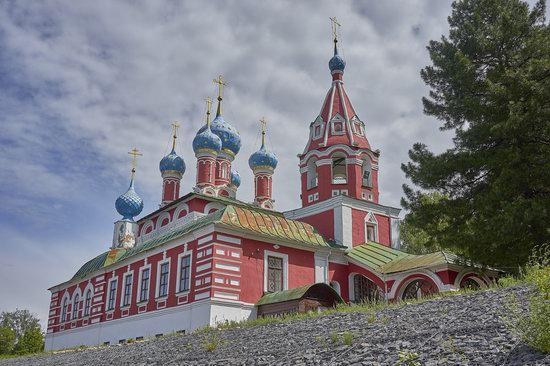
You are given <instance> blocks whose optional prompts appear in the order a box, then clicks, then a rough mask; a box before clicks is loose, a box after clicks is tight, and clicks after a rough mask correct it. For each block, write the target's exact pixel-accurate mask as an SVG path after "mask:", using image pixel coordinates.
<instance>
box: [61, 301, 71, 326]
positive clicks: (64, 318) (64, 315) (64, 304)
mask: <svg viewBox="0 0 550 366" xmlns="http://www.w3.org/2000/svg"><path fill="white" fill-rule="evenodd" d="M68 303H69V299H65V300H63V310H62V311H61V322H65V320H67V307H68V306H69V305H68Z"/></svg>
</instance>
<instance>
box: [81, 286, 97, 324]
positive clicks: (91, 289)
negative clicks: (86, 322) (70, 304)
mask: <svg viewBox="0 0 550 366" xmlns="http://www.w3.org/2000/svg"><path fill="white" fill-rule="evenodd" d="M88 292H89V293H90V295H91V296H90V304H89V306H88V307H87V306H86V294H88ZM82 300H83V301H84V306H83V307H82V317H83V318H87V317H89V316H90V315H91V314H92V302H93V301H94V286H93V285H92V284H89V285H88V286H87V287H86V289H84V297H83V298H82ZM86 313H88V314H86Z"/></svg>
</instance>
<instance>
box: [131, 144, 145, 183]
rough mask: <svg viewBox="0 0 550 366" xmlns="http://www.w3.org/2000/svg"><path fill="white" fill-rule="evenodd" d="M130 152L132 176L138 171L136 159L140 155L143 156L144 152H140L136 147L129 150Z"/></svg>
mask: <svg viewBox="0 0 550 366" xmlns="http://www.w3.org/2000/svg"><path fill="white" fill-rule="evenodd" d="M128 154H130V155H132V177H133V176H134V173H135V172H136V159H137V157H138V156H143V154H142V153H140V152H139V150H138V149H136V148H135V147H134V148H133V149H132V150H130V151H129V152H128Z"/></svg>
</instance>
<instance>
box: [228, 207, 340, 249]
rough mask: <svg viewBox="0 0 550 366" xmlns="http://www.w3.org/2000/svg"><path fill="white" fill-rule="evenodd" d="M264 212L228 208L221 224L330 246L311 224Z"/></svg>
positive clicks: (309, 243) (301, 241)
mask: <svg viewBox="0 0 550 366" xmlns="http://www.w3.org/2000/svg"><path fill="white" fill-rule="evenodd" d="M263 211H264V210H262V211H257V210H253V209H246V208H242V207H236V206H227V207H226V208H225V210H224V214H223V216H222V218H221V220H220V222H221V223H222V224H224V225H225V226H229V227H232V228H238V229H241V230H247V231H250V232H253V233H256V234H260V235H265V236H269V237H273V238H278V239H287V240H291V241H297V242H300V243H303V244H306V245H312V246H321V247H328V246H329V243H328V242H327V241H326V240H325V238H323V236H322V235H321V234H319V233H318V232H317V230H315V229H314V228H313V226H311V225H310V224H306V223H305V222H301V221H296V220H290V219H286V218H285V217H284V216H282V215H280V216H279V215H272V214H267V213H265V212H263Z"/></svg>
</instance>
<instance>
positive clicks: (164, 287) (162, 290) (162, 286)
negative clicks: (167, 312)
mask: <svg viewBox="0 0 550 366" xmlns="http://www.w3.org/2000/svg"><path fill="white" fill-rule="evenodd" d="M169 266H170V263H169V262H166V263H163V264H161V265H160V279H159V296H158V297H164V296H167V295H168V271H169Z"/></svg>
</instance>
